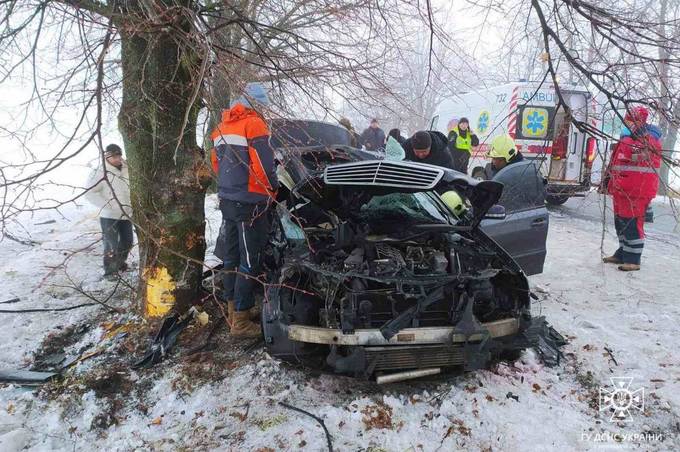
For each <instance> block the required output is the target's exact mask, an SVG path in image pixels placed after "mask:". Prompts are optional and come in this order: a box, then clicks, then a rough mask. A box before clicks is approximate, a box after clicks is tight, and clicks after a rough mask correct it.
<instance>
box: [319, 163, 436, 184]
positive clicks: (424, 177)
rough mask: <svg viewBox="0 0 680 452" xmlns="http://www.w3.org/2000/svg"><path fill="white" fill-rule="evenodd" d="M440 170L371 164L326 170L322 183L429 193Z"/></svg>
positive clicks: (343, 165)
mask: <svg viewBox="0 0 680 452" xmlns="http://www.w3.org/2000/svg"><path fill="white" fill-rule="evenodd" d="M443 174H444V170H443V169H441V168H437V167H433V166H430V165H423V164H419V163H408V162H391V161H384V160H371V161H366V162H354V163H344V164H340V165H332V166H327V167H326V169H325V171H324V182H325V183H326V184H331V185H375V186H382V187H402V188H414V189H421V190H429V189H432V188H434V186H435V185H437V182H439V180H440V179H441V178H442V175H443Z"/></svg>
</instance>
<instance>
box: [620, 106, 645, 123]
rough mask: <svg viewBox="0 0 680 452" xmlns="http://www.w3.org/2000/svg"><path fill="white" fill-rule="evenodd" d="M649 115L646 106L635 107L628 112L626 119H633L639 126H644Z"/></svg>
mask: <svg viewBox="0 0 680 452" xmlns="http://www.w3.org/2000/svg"><path fill="white" fill-rule="evenodd" d="M648 117H649V110H647V108H645V107H641V106H640V107H633V108H631V109H630V110H628V111H627V112H626V117H625V118H624V119H625V120H626V121H633V122H634V123H635V125H637V126H638V127H641V126H644V125H645V124H646V123H647V118H648Z"/></svg>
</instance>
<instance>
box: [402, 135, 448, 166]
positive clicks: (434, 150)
mask: <svg viewBox="0 0 680 452" xmlns="http://www.w3.org/2000/svg"><path fill="white" fill-rule="evenodd" d="M447 145H448V140H447V139H446V136H445V135H444V134H443V133H441V132H437V131H434V130H429V131H425V130H421V131H419V132H416V133H415V134H414V135H413V136H412V137H411V138H409V139H408V140H406V142H404V145H403V148H404V152H405V153H406V160H410V161H412V162H418V163H428V164H430V165H437V166H441V167H444V168H449V169H454V168H453V159H452V158H451V154H450V153H449V150H448V149H447Z"/></svg>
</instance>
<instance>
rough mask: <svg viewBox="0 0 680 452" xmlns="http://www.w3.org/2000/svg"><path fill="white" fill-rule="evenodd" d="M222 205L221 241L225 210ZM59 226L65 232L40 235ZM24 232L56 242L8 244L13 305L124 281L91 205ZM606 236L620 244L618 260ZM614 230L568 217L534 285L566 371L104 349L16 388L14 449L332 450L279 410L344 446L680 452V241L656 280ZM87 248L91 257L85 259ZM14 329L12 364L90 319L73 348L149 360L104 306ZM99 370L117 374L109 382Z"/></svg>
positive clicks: (1, 403)
mask: <svg viewBox="0 0 680 452" xmlns="http://www.w3.org/2000/svg"><path fill="white" fill-rule="evenodd" d="M206 212H207V213H208V214H209V216H210V219H211V224H212V228H211V233H212V234H213V236H214V232H215V231H216V228H217V221H218V213H217V212H216V211H215V209H214V199H210V200H209V202H208V203H207V208H206ZM50 219H53V220H56V222H55V223H51V224H44V225H36V223H42V222H44V221H46V220H50ZM23 223H24V225H26V226H29V228H28V229H29V231H30V234H31V237H32V239H33V240H35V241H37V242H40V243H39V244H36V245H35V246H26V245H21V244H18V243H15V242H12V241H8V240H5V241H3V242H0V277H1V278H2V289H3V290H2V296H0V301H4V300H8V299H12V298H15V297H18V298H20V300H21V301H19V302H17V303H11V304H0V310H6V309H27V308H43V307H63V306H71V305H75V304H79V303H85V302H88V301H89V300H88V299H87V298H86V297H85V296H83V295H81V294H78V293H77V291H75V290H74V289H72V288H71V289H70V288H68V287H64V286H72V285H73V283H74V282H75V283H77V284H80V285H81V289H82V290H83V291H86V292H88V293H91V294H93V295H96V296H97V297H98V298H106V296H107V294H108V293H109V292H110V291H111V290H112V289H113V287H114V284H113V283H109V282H103V281H101V280H100V273H101V269H100V259H101V243H99V242H98V238H99V235H98V231H99V225H98V222H97V219H96V217H95V215H94V211H93V210H92V209H90V208H89V207H85V206H83V207H80V208H76V207H70V208H68V209H65V210H63V211H62V214H61V215H59V214H57V213H54V212H53V213H49V214H44V215H41V216H40V217H35V218H33V219H28V218H23ZM607 226H608V228H609V230H608V231H607V232H606V234H605V237H604V251H605V252H611V251H613V250H614V247H615V237H614V235H613V231H611V229H612V228H611V227H609V225H607ZM16 232H17V234H16V235H21V236H22V237H26V233H25V232H24V233H21V231H16ZM601 235H602V225H601V224H598V223H596V222H592V221H587V220H582V219H575V218H573V217H571V216H568V215H565V214H563V213H559V212H558V213H556V214H554V215H552V216H551V225H550V233H549V239H548V258H547V262H546V267H545V272H544V273H543V274H542V275H539V276H536V277H532V278H531V283H532V285H533V286H534V289H535V292H536V293H537V295H538V296H539V298H540V301H537V302H536V303H535V305H534V307H533V309H534V311H535V313H540V314H543V315H545V316H546V317H547V318H548V320H549V321H550V322H551V323H552V325H553V326H554V327H555V328H556V329H557V330H558V331H560V332H561V333H562V334H564V335H565V336H567V337H568V338H569V340H570V343H569V344H568V345H567V346H566V347H565V348H564V352H565V354H566V359H565V360H564V362H563V363H562V364H561V365H560V366H558V367H555V368H546V367H544V365H543V364H541V363H540V362H539V360H538V359H537V358H536V356H535V355H534V353H533V352H532V351H528V352H525V353H524V355H523V356H522V358H521V359H520V360H519V361H517V362H516V363H514V364H499V365H498V366H496V367H494V368H493V369H491V370H487V371H479V372H475V373H470V374H467V375H463V376H445V377H440V378H437V379H431V380H427V381H412V382H409V383H400V384H396V385H391V386H385V387H379V386H377V385H375V384H372V383H368V382H361V381H357V380H353V379H350V378H345V377H336V376H332V375H326V374H310V373H308V372H304V371H302V370H300V369H297V368H292V367H290V366H288V365H284V364H281V363H279V362H277V361H276V360H273V359H271V358H269V357H268V356H267V355H266V354H265V353H264V352H263V351H262V350H261V349H259V348H256V349H254V350H252V349H251V348H250V347H243V346H241V348H240V349H241V350H242V351H241V352H239V353H236V354H234V355H233V356H232V355H221V358H220V359H219V360H217V359H216V360H215V361H213V360H212V359H211V358H210V355H209V354H207V355H205V356H204V357H203V358H200V357H199V358H200V359H198V360H197V361H191V362H189V361H188V360H182V359H171V360H168V361H166V362H164V363H162V364H160V365H158V366H156V367H155V368H154V369H153V370H151V371H139V372H134V371H130V370H129V368H128V367H124V368H121V369H119V370H118V371H115V372H114V371H112V370H111V369H110V368H109V369H101V368H100V367H102V366H98V364H101V363H103V362H104V361H98V357H96V356H95V357H94V358H91V359H88V360H83V361H82V362H81V363H80V364H77V365H76V366H74V367H73V369H72V370H71V371H69V373H68V375H69V377H68V378H67V379H66V380H65V381H64V382H62V383H59V384H52V385H49V390H45V391H31V390H27V389H25V388H19V387H16V386H12V385H5V386H4V387H0V450H2V451H11V450H22V449H28V450H36V451H38V450H39V451H43V450H66V449H68V450H96V449H103V450H135V449H138V450H178V449H198V450H206V449H208V450H210V449H213V450H261V451H268V450H326V437H325V434H324V431H323V429H322V428H321V427H320V426H319V424H318V423H317V422H316V421H315V420H314V419H312V418H311V417H309V416H307V415H305V414H301V413H299V412H296V411H293V410H290V409H288V408H286V407H284V406H281V405H279V404H278V402H286V403H288V404H290V405H293V406H296V407H299V408H301V409H304V410H306V411H308V412H310V413H312V414H314V415H316V416H318V417H319V418H321V419H323V420H324V423H325V426H326V427H327V428H328V431H329V433H330V435H331V437H332V443H333V447H334V449H335V450H372V451H380V450H385V451H392V450H398V451H406V450H413V451H418V450H424V451H434V450H454V449H461V448H464V449H466V450H488V451H491V450H511V451H514V450H541V451H544V450H560V451H571V450H601V449H611V448H616V449H617V450H618V449H640V450H678V449H679V448H680V391H678V388H680V349H679V348H678V346H677V331H678V321H679V320H680V303H678V291H677V287H678V280H677V279H676V278H678V277H679V276H680V238H678V236H673V237H675V240H670V241H669V240H668V235H663V236H659V237H655V235H654V234H650V236H649V239H648V241H647V244H646V246H645V253H644V256H643V270H642V271H640V272H637V273H622V272H619V271H617V270H616V267H615V266H605V265H603V264H601V263H600V243H601ZM73 250H79V252H78V253H77V254H75V255H73V256H72V257H69V256H70V254H71V253H70V252H71V251H73ZM69 278H70V280H69ZM129 278H130V280H132V279H133V278H134V274H131V275H130V276H129ZM130 300H131V296H130V293H129V291H122V296H115V297H113V298H112V299H111V300H109V303H110V304H112V305H114V306H117V307H121V308H124V309H125V310H127V311H130V309H129V308H130V306H131V305H130V303H131V301H130ZM0 319H2V320H3V321H4V325H3V327H2V328H0V343H1V344H2V347H0V362H1V363H2V365H1V366H2V367H7V368H19V367H25V366H27V365H29V364H30V363H31V354H32V352H33V351H34V350H36V349H38V347H39V346H40V344H41V342H42V341H43V339H44V338H45V336H47V335H48V334H50V333H57V334H58V333H60V332H63V331H64V330H65V329H67V328H68V327H69V326H70V325H76V326H80V325H87V331H86V332H84V333H82V334H81V335H80V336H78V340H77V342H76V343H74V344H70V345H68V347H67V348H68V350H69V351H70V353H88V351H90V350H104V352H107V351H111V350H118V353H121V354H122V358H121V359H122V360H123V361H125V360H127V362H130V361H132V359H133V356H132V355H134V354H135V353H137V351H136V350H133V351H130V352H129V353H124V351H125V348H124V347H120V340H121V339H120V338H121V337H122V336H123V335H120V334H119V335H115V334H110V332H111V331H112V330H114V332H115V328H114V327H113V326H112V325H111V323H115V324H116V325H125V324H129V323H130V322H137V321H138V320H137V319H135V318H134V317H133V316H131V315H130V314H106V313H105V311H104V309H103V308H101V307H99V306H93V307H85V308H80V309H76V310H72V311H65V312H52V313H28V314H12V313H0ZM107 320H109V321H110V322H109V323H106V321H107ZM196 328H198V327H196ZM220 337H223V336H220ZM47 343H49V341H47ZM128 355H129V356H128ZM225 356H226V358H225ZM105 372H108V374H105ZM88 375H90V376H88ZM91 375H95V376H96V375H100V376H101V375H106V377H105V378H104V377H95V378H94V382H95V383H93V378H92V377H91ZM611 377H628V378H633V381H632V383H631V384H630V389H631V390H636V389H638V388H644V392H645V394H644V400H645V406H644V411H643V412H639V411H637V410H632V412H631V415H632V418H631V419H630V420H629V421H628V422H625V423H624V422H618V423H615V422H611V421H610V416H611V413H610V412H608V411H602V412H601V411H599V410H598V408H599V407H598V404H599V400H598V390H599V388H600V387H601V386H604V387H608V386H609V385H610V378H611ZM97 378H99V380H98V379H97ZM96 381H101V382H103V383H101V382H100V383H99V384H96ZM638 394H639V392H638ZM107 413H109V414H107ZM107 416H109V417H107Z"/></svg>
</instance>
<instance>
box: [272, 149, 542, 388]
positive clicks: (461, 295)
mask: <svg viewBox="0 0 680 452" xmlns="http://www.w3.org/2000/svg"><path fill="white" fill-rule="evenodd" d="M373 158H374V157H373V156H371V155H370V154H367V153H365V152H362V151H360V150H356V149H351V148H336V149H332V150H331V149H329V148H324V147H319V148H310V149H302V150H299V155H297V156H296V158H292V159H289V162H288V163H286V164H284V165H282V166H281V167H280V171H279V179H280V180H281V182H282V184H283V185H284V186H285V187H286V188H285V189H284V190H283V194H282V195H281V199H280V201H281V202H279V203H278V205H277V208H276V212H275V213H276V215H275V217H276V221H275V222H274V224H275V227H274V230H273V233H272V237H271V240H270V242H269V246H268V249H267V253H266V259H265V261H266V263H265V265H266V267H267V269H268V272H269V278H268V280H269V283H270V284H269V285H268V288H267V290H266V294H265V297H264V303H263V314H262V325H263V332H264V337H265V343H266V347H267V349H268V351H269V352H270V354H272V355H273V356H275V357H278V358H281V359H285V360H289V361H295V362H302V363H305V364H308V365H314V366H327V368H329V369H331V370H333V371H335V372H337V373H342V374H348V375H353V376H358V377H365V378H370V377H372V376H376V377H377V379H378V381H379V382H387V381H392V380H398V379H405V378H414V377H418V376H421V375H431V374H436V373H439V372H443V371H445V370H460V371H468V370H474V369H479V368H483V367H486V366H488V365H489V363H491V362H493V361H494V360H498V359H502V358H504V357H512V356H516V355H517V354H518V352H520V351H521V350H523V349H525V348H527V347H529V346H532V345H534V343H535V342H536V341H537V339H536V336H537V334H536V331H537V329H540V328H547V327H546V326H545V321H544V320H543V319H542V318H538V319H536V318H533V317H532V316H531V313H530V299H531V298H530V291H529V285H528V281H527V278H526V276H525V274H524V273H523V272H522V270H521V269H520V267H519V266H518V265H517V263H516V262H515V261H514V260H513V259H512V258H511V257H510V256H509V255H508V254H507V253H506V252H505V251H504V250H503V249H502V248H501V247H499V246H498V245H497V244H496V243H495V242H494V241H493V240H492V239H490V238H489V237H488V236H487V235H486V234H485V233H484V232H483V231H482V230H481V229H480V228H479V223H480V221H481V220H482V219H483V218H485V217H487V212H488V211H489V209H490V208H491V207H492V206H494V205H495V203H496V202H497V201H498V199H499V197H500V195H501V192H502V189H503V186H502V184H500V183H498V182H493V181H477V180H474V179H472V178H469V177H467V176H466V175H463V174H461V173H458V172H455V171H451V170H447V169H443V168H439V167H434V166H430V165H424V164H418V163H412V162H401V161H386V160H373ZM450 190H455V191H456V192H457V193H459V194H460V195H461V197H462V198H463V199H464V200H466V203H467V205H468V207H469V210H468V211H467V212H466V214H464V215H461V216H460V217H457V216H456V215H454V214H453V213H452V212H451V210H449V209H448V208H447V205H446V204H445V203H444V202H442V200H441V198H440V196H439V193H443V192H445V191H450ZM548 348H549V347H548ZM546 350H547V352H548V353H550V350H548V349H546Z"/></svg>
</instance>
